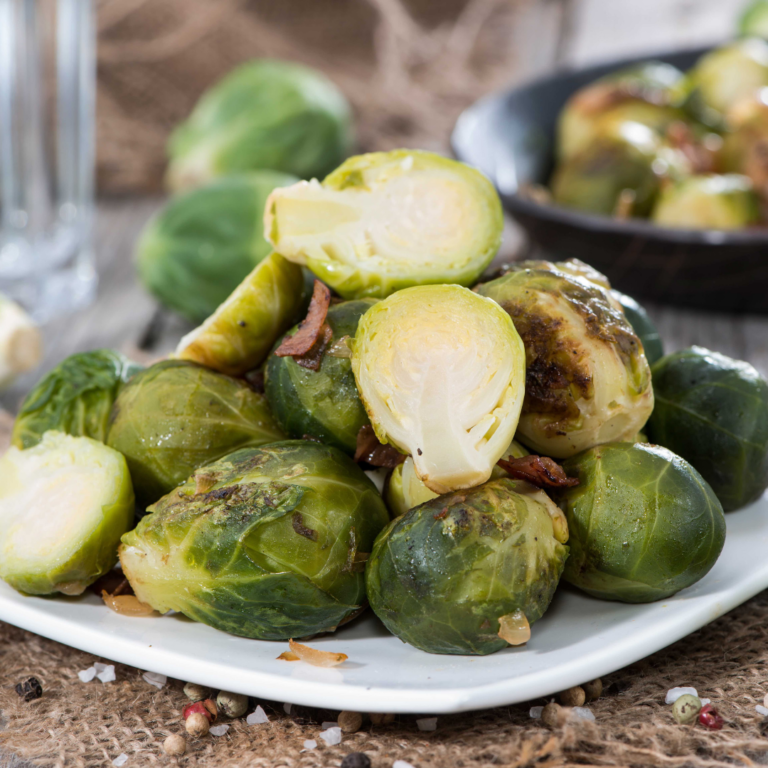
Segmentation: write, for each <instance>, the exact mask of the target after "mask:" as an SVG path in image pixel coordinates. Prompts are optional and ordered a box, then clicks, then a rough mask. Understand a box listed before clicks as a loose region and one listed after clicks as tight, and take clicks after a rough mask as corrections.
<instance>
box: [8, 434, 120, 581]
mask: <svg viewBox="0 0 768 768" xmlns="http://www.w3.org/2000/svg"><path fill="white" fill-rule="evenodd" d="M0 477H1V478H2V482H1V483H0V541H2V545H0V577H2V578H3V579H4V580H5V581H7V582H8V583H9V584H10V585H11V586H12V587H14V588H15V589H18V590H20V591H21V592H26V593H28V594H31V595H47V594H49V593H51V592H63V593H64V594H66V595H79V594H80V593H81V592H83V590H84V589H85V588H86V587H87V586H88V585H89V584H91V583H93V582H94V581H96V579H98V578H99V576H103V575H104V574H105V573H106V572H107V571H109V570H110V569H111V568H112V566H113V565H114V564H115V563H116V562H117V545H118V544H119V543H120V537H121V536H122V535H123V534H124V533H125V532H126V531H127V530H128V529H129V528H130V527H131V524H132V522H133V512H134V508H133V489H132V488H131V479H130V476H129V474H128V467H127V466H126V464H125V459H124V458H123V457H122V456H121V455H120V454H119V453H118V452H117V451H113V450H112V449H111V448H107V446H106V445H102V444H101V443H99V442H97V441H96V440H91V439H90V438H88V437H72V436H70V435H65V434H64V433H62V432H55V431H50V432H46V434H45V436H44V437H43V439H42V440H41V441H40V442H39V443H38V444H37V445H35V446H34V447H32V448H29V449H28V450H25V451H21V450H19V449H18V448H15V447H12V448H10V449H9V450H8V451H7V453H6V454H5V455H4V456H3V457H2V458H0Z"/></svg>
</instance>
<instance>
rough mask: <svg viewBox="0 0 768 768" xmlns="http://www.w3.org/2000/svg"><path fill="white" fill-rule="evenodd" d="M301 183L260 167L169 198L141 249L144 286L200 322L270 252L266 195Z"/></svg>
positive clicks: (147, 231) (139, 264)
mask: <svg viewBox="0 0 768 768" xmlns="http://www.w3.org/2000/svg"><path fill="white" fill-rule="evenodd" d="M297 180H298V179H297V178H296V177H295V176H288V175H287V174H284V173H278V172H277V171H255V172H253V173H250V174H242V175H239V176H228V177H225V178H221V179H217V180H215V181H213V182H211V183H210V184H207V185H206V186H204V187H201V188H199V189H195V190H192V191H190V192H187V193H186V194H182V195H178V196H176V197H173V198H171V200H170V201H169V202H168V204H167V205H166V206H165V208H163V210H162V211H160V212H159V213H158V214H157V215H156V216H154V217H153V218H152V219H151V220H150V222H149V223H148V224H147V226H146V227H145V228H144V231H143V232H142V235H141V238H140V240H139V243H138V246H137V248H136V266H137V268H138V272H139V277H140V278H141V281H142V283H143V284H144V287H145V288H146V289H147V290H148V291H149V292H150V293H152V294H154V295H155V296H156V297H157V298H158V299H159V300H160V301H161V302H162V303H163V304H165V306H167V307H170V308H171V309H173V310H175V311H176V312H178V313H179V314H181V315H183V316H184V317H186V318H187V319H188V320H190V321H191V322H193V323H202V322H203V320H205V319H206V318H207V317H208V316H209V315H210V314H212V313H213V312H214V311H215V310H216V308H217V307H218V306H219V304H222V303H223V302H224V301H225V300H226V298H227V297H228V296H229V294H230V293H232V291H234V290H235V288H237V286H238V285H239V284H240V283H241V282H242V280H243V279H245V277H246V276H247V275H248V273H249V272H250V271H251V270H252V269H253V268H254V267H255V266H256V265H257V264H258V263H259V262H260V261H262V260H263V259H264V258H266V257H267V256H268V255H269V254H270V252H271V251H272V247H271V246H270V244H269V243H268V242H267V241H266V240H265V239H264V232H263V229H262V227H263V221H264V205H265V203H266V202H267V196H268V195H269V193H270V192H271V191H272V190H273V189H274V188H275V187H285V186H287V185H288V184H293V183H294V182H295V181H297Z"/></svg>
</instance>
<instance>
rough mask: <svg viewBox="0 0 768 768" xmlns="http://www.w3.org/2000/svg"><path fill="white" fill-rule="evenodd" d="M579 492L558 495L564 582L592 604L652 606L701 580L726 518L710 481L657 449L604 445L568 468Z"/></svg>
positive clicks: (716, 552) (720, 542)
mask: <svg viewBox="0 0 768 768" xmlns="http://www.w3.org/2000/svg"><path fill="white" fill-rule="evenodd" d="M563 469H565V471H566V473H567V474H568V475H569V476H575V477H578V479H579V485H577V486H576V487H574V488H569V489H568V490H566V491H562V492H559V493H558V494H557V495H556V498H557V499H558V503H559V504H560V507H561V509H562V510H563V511H564V512H565V514H566V517H567V518H568V531H569V533H570V538H569V540H568V544H569V546H570V548H571V555H570V557H569V558H568V562H567V563H566V564H565V572H564V573H563V578H564V579H565V580H566V581H567V582H569V583H570V584H573V585H574V586H576V587H578V588H579V589H583V590H584V591H585V592H586V593H587V594H590V595H592V596H593V597H599V598H602V599H604V600H619V601H621V602H625V603H648V602H652V601H654V600H662V599H664V598H665V597H670V596H671V595H674V594H675V592H679V591H680V590H681V589H684V588H685V587H690V586H691V584H694V583H696V582H697V581H698V580H699V579H701V578H702V577H703V576H704V575H705V574H706V573H708V571H709V569H710V568H711V567H712V566H713V565H714V564H715V561H716V560H717V558H718V557H719V555H720V552H721V551H722V549H723V543H724V541H725V517H724V516H723V508H722V507H721V506H720V502H719V501H718V500H717V497H716V496H715V494H714V493H713V492H712V489H711V488H710V487H709V485H707V482H706V481H705V480H704V478H703V477H702V476H701V475H700V474H699V473H698V472H697V471H696V470H695V469H694V468H693V467H692V466H691V465H690V464H688V462H687V461H685V460H684V459H681V458H680V457H679V456H676V455H675V454H674V453H672V451H669V450H667V449H666V448H661V447H660V446H655V445H643V444H639V443H613V444H611V445H600V446H597V447H595V448H592V449H590V450H589V451H585V452H584V453H580V454H579V455H578V456H573V457H572V458H570V459H568V460H567V461H565V462H564V463H563Z"/></svg>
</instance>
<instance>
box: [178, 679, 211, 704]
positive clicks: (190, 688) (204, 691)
mask: <svg viewBox="0 0 768 768" xmlns="http://www.w3.org/2000/svg"><path fill="white" fill-rule="evenodd" d="M211 693H212V691H211V689H210V688H206V687H205V686H204V685H198V684H197V683H187V684H186V685H185V686H184V695H185V696H186V697H187V698H188V699H189V700H190V701H202V700H203V699H207V698H208V697H209V696H210V695H211Z"/></svg>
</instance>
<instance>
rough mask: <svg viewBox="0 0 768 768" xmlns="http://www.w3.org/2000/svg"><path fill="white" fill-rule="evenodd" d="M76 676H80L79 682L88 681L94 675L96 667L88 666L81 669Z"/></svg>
mask: <svg viewBox="0 0 768 768" xmlns="http://www.w3.org/2000/svg"><path fill="white" fill-rule="evenodd" d="M77 676H78V677H79V678H80V682H81V683H90V682H91V680H93V678H94V677H96V667H88V669H81V670H80V671H79V672H78V673H77Z"/></svg>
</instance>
